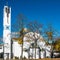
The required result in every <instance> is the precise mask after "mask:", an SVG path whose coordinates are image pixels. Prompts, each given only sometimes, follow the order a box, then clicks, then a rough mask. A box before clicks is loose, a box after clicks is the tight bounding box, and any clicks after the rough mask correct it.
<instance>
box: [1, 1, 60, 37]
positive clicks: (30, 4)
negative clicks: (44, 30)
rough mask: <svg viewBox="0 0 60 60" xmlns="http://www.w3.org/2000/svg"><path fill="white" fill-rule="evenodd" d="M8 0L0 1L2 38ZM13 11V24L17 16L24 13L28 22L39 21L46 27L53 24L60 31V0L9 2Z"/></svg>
mask: <svg viewBox="0 0 60 60" xmlns="http://www.w3.org/2000/svg"><path fill="white" fill-rule="evenodd" d="M4 5H6V0H0V37H2V34H3V7H4ZM8 5H9V6H11V9H12V16H11V20H12V24H14V23H15V21H16V19H17V15H18V14H20V13H22V14H23V15H25V16H26V17H27V18H28V21H34V20H36V21H38V22H40V23H42V24H43V25H44V26H46V24H48V23H51V24H52V25H53V27H54V28H55V29H56V30H58V31H60V0H8Z"/></svg>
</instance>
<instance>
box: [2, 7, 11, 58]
mask: <svg viewBox="0 0 60 60" xmlns="http://www.w3.org/2000/svg"><path fill="white" fill-rule="evenodd" d="M3 42H4V59H6V58H9V59H10V58H11V7H8V6H4V9H3Z"/></svg>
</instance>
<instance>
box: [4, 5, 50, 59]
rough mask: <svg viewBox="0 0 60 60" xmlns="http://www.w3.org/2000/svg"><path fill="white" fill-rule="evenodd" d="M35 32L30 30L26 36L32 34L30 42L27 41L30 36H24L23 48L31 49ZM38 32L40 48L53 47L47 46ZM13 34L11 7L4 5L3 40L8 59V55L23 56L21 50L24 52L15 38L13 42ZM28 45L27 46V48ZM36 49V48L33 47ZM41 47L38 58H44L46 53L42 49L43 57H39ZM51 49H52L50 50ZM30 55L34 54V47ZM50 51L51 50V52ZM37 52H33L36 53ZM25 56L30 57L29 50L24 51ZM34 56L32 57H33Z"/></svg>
mask: <svg viewBox="0 0 60 60" xmlns="http://www.w3.org/2000/svg"><path fill="white" fill-rule="evenodd" d="M29 34H30V35H29ZM33 34H34V33H33V32H29V33H27V34H26V36H28V35H29V36H31V37H32V39H31V38H29V40H30V42H27V40H28V37H24V39H23V40H24V44H23V49H29V48H30V46H31V43H32V42H33V43H34V36H33ZM35 34H36V38H37V37H38V36H39V38H38V46H39V47H40V48H43V49H45V50H46V49H47V50H49V49H51V47H50V48H49V49H48V46H47V48H46V45H45V42H44V41H42V40H41V39H43V37H42V36H41V35H39V34H37V33H35ZM12 36H13V34H12V33H11V7H8V6H4V9H3V42H4V59H6V58H7V57H8V58H9V59H11V56H12V55H13V57H19V58H20V56H21V52H22V49H21V47H22V46H21V45H20V44H18V42H17V41H14V40H13V43H12V38H13V37H12ZM26 47H27V48H26ZM33 50H34V49H33ZM38 50H39V49H37V50H36V59H39V58H44V57H45V56H44V54H45V51H43V52H42V51H41V54H40V55H41V57H39V52H38ZM34 51H35V50H34ZM49 51H50V50H49ZM29 53H30V55H31V54H32V49H30V52H29ZM47 53H48V51H47V52H46V54H47ZM49 53H50V52H49ZM34 54H35V53H33V55H34ZM24 56H25V57H26V58H27V59H28V57H29V54H28V52H26V51H25V50H24V51H23V58H24ZM50 56H51V55H49V54H48V57H50ZM31 58H32V57H31ZM33 58H34V59H35V55H34V56H33Z"/></svg>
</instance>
